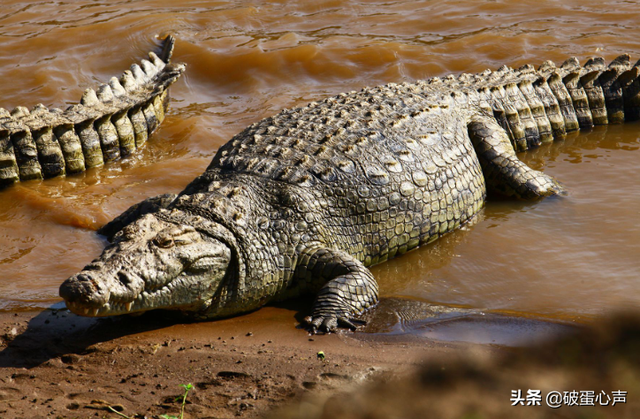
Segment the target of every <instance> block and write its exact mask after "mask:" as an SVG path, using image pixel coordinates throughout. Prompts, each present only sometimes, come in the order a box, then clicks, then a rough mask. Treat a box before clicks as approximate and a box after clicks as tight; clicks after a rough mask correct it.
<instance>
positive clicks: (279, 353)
mask: <svg viewBox="0 0 640 419" xmlns="http://www.w3.org/2000/svg"><path fill="white" fill-rule="evenodd" d="M299 312H300V310H298V309H296V308H295V307H266V308H264V309H262V310H259V312H255V313H250V314H248V315H245V316H241V317H236V318H231V319H226V320H221V321H217V322H204V323H192V324H188V323H176V321H175V319H173V320H171V319H166V318H165V319H163V318H162V316H160V315H158V314H151V315H149V314H147V315H144V316H139V317H128V318H127V317H123V318H116V319H102V320H95V319H87V318H81V317H78V316H75V315H73V314H70V313H69V312H68V311H67V310H44V311H42V312H20V313H13V314H12V313H0V369H1V370H0V371H1V373H0V416H2V417H11V418H30V419H34V418H96V417H100V418H103V417H105V418H116V417H122V416H119V415H118V414H116V413H113V412H110V411H109V410H105V409H107V407H106V406H112V407H113V408H114V409H116V410H119V411H121V413H122V414H125V415H127V416H129V417H148V418H152V417H153V418H155V417H158V416H159V415H161V414H173V415H177V414H178V413H179V410H180V403H179V402H176V401H175V397H176V396H179V395H180V394H181V391H182V388H181V387H180V385H181V384H188V383H192V384H193V385H194V389H193V390H192V391H191V392H190V393H189V395H188V397H187V400H188V403H187V405H186V409H185V418H201V419H202V418H227V417H229V418H230V417H247V418H249V417H261V416H263V415H265V414H267V413H268V412H271V410H272V409H273V408H274V407H282V406H286V405H289V404H291V403H292V402H297V401H299V400H300V399H301V398H303V397H304V395H305V394H306V395H310V394H312V395H318V394H320V393H322V392H323V391H325V390H328V391H330V392H335V391H336V390H337V389H345V388H353V387H354V385H356V384H359V383H361V382H363V381H367V380H368V379H369V378H373V377H376V376H380V375H384V374H386V375H388V374H392V375H393V374H403V373H406V372H408V371H410V370H413V369H415V367H416V365H418V364H419V363H420V362H422V361H423V359H424V358H425V357H429V358H432V357H437V356H439V355H441V354H447V353H448V354H453V355H455V356H461V355H462V354H465V353H467V352H468V351H473V352H475V353H480V354H488V353H492V352H496V351H499V349H496V347H492V346H486V345H485V346H483V345H475V344H468V343H455V342H436V341H431V340H429V339H424V338H418V337H415V336H414V337H413V338H408V337H407V336H393V335H390V336H386V337H379V336H378V337H376V338H375V339H371V338H370V337H371V336H374V335H366V334H362V333H355V334H354V333H339V334H332V335H324V336H309V335H308V334H307V333H306V332H305V331H304V330H301V329H298V328H296V325H297V324H299V321H300V318H299V316H300V315H299ZM319 352H323V353H324V359H321V358H319V357H318V353H319ZM136 414H137V415H139V416H135V415H136Z"/></svg>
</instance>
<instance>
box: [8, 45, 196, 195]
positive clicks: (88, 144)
mask: <svg viewBox="0 0 640 419" xmlns="http://www.w3.org/2000/svg"><path fill="white" fill-rule="evenodd" d="M174 44H175V39H174V37H173V36H167V37H166V38H165V39H164V40H163V41H162V43H161V45H160V48H159V51H158V54H156V53H154V52H150V53H149V59H148V60H142V61H141V62H140V64H133V65H132V66H131V67H130V69H129V70H126V71H125V72H124V74H123V75H122V76H121V77H120V78H119V79H117V78H115V77H113V78H112V79H111V80H110V81H109V82H108V83H105V84H102V85H101V86H99V87H98V88H97V89H95V90H94V89H87V90H86V91H85V92H84V94H83V95H82V99H81V101H80V103H79V104H77V105H73V106H71V107H69V108H67V109H66V110H60V109H48V108H47V107H45V106H43V105H41V104H39V105H36V106H35V107H34V108H33V109H31V110H29V109H27V108H25V107H21V106H19V107H17V108H15V109H14V110H13V111H11V112H9V111H7V110H5V109H2V108H0V186H3V185H7V184H11V183H14V182H18V181H24V180H30V179H43V178H50V177H55V176H62V175H65V174H67V173H76V172H82V171H84V170H86V169H88V168H91V167H97V166H101V165H103V164H104V163H107V162H110V161H113V160H116V159H118V158H120V157H124V156H126V155H129V154H131V153H132V152H133V151H135V150H136V149H137V148H139V147H141V146H142V145H143V144H144V143H145V142H146V141H147V138H148V137H149V135H151V134H152V133H153V132H154V131H155V130H156V129H157V128H158V126H159V125H160V123H162V121H163V120H164V117H165V112H166V110H167V106H168V103H169V95H168V89H169V86H171V84H173V83H174V82H175V81H176V80H177V79H178V78H179V77H180V75H181V74H182V73H183V72H184V70H185V65H184V64H173V63H171V55H172V54H173V48H174Z"/></svg>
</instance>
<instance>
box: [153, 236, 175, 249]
mask: <svg viewBox="0 0 640 419" xmlns="http://www.w3.org/2000/svg"><path fill="white" fill-rule="evenodd" d="M153 243H154V244H155V245H156V246H158V247H162V248H163V249H168V248H170V247H173V245H174V244H175V243H174V242H173V238H172V237H169V236H164V235H162V236H157V237H156V238H155V239H153Z"/></svg>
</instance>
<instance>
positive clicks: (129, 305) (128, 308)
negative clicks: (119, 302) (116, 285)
mask: <svg viewBox="0 0 640 419" xmlns="http://www.w3.org/2000/svg"><path fill="white" fill-rule="evenodd" d="M124 307H125V308H126V309H127V311H131V308H132V307H133V301H129V302H128V303H126V304H125V305H124Z"/></svg>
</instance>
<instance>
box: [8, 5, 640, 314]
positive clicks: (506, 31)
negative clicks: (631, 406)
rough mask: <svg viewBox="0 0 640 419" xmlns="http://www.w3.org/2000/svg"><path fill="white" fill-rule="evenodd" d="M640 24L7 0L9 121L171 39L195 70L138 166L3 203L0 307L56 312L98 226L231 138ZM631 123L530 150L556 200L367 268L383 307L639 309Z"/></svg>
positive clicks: (542, 56) (518, 13) (500, 11)
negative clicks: (288, 117)
mask: <svg viewBox="0 0 640 419" xmlns="http://www.w3.org/2000/svg"><path fill="white" fill-rule="evenodd" d="M177 4H179V6H177ZM639 20H640V5H638V4H636V3H635V2H623V1H597V2H596V1H577V0H574V1H563V2H557V1H550V0H536V1H529V0H524V1H518V2H510V1H491V2H475V1H470V0H466V1H397V2H393V1H389V2H365V1H363V2H357V1H314V2H308V1H271V2H261V1H256V2H243V1H218V2H214V1H182V2H179V3H178V2H174V1H167V0H155V1H145V0H142V1H108V2H107V1H73V2H64V1H41V2H31V1H29V2H25V1H13V0H4V1H3V6H2V8H1V10H0V105H2V106H4V107H6V108H11V107H13V106H17V105H23V106H29V107H31V106H33V105H35V104H36V103H39V102H42V103H44V104H45V105H47V106H66V105H68V104H72V103H75V102H77V101H78V100H79V98H80V96H81V94H82V91H83V90H84V89H85V88H86V87H89V86H96V85H97V84H98V83H99V82H102V81H106V80H108V79H109V78H110V77H111V76H114V75H117V74H119V73H120V72H121V71H122V70H124V69H126V68H127V67H128V66H129V65H130V64H131V63H132V62H134V61H138V60H139V59H140V58H142V57H143V56H144V55H145V54H146V52H147V51H148V50H149V49H150V48H151V47H152V45H153V44H154V42H156V36H157V35H162V34H166V33H172V34H174V35H176V37H177V38H178V43H177V48H176V53H175V58H174V59H175V60H176V61H183V62H186V63H187V65H188V71H187V74H186V76H184V79H183V80H181V81H180V82H178V83H177V84H176V85H175V86H174V87H173V88H172V96H173V102H172V108H171V111H170V114H169V116H168V118H167V120H166V121H165V123H164V124H163V127H162V129H161V130H160V131H159V133H157V134H156V135H155V137H154V138H153V140H152V141H150V142H149V143H148V144H147V145H146V147H145V148H144V149H143V150H141V151H139V152H138V153H137V154H136V155H135V156H133V157H131V158H129V159H127V160H124V161H121V162H117V163H114V164H110V165H109V166H107V167H104V168H97V169H94V170H91V171H89V172H88V173H86V174H82V175H78V176H73V177H69V178H66V179H52V180H47V181H44V182H27V183H23V184H20V185H17V186H15V187H12V188H10V189H8V190H5V191H2V192H1V193H0V309H5V310H8V309H11V310H24V309H28V308H34V307H35V308H42V307H47V306H49V305H51V304H52V303H55V302H56V301H59V298H58V297H57V288H58V285H59V284H60V282H61V281H62V280H64V279H65V278H66V277H68V276H69V275H71V274H73V273H74V272H76V271H77V270H78V269H80V268H82V267H83V266H84V265H85V264H87V263H88V262H89V261H90V260H91V259H93V258H94V257H96V256H97V255H98V254H99V253H100V250H101V248H102V247H103V246H104V242H103V240H102V239H101V238H100V237H98V236H97V235H96V234H95V232H94V230H95V229H96V228H97V227H98V226H100V225H102V224H103V223H105V222H106V221H108V220H109V219H111V218H112V217H114V216H116V215H117V214H119V213H120V212H121V211H123V210H124V209H126V208H127V207H128V206H129V205H131V204H133V203H136V202H138V201H140V200H142V199H144V198H145V197H148V196H151V195H157V194H160V193H165V192H177V191H179V190H181V189H182V188H183V187H184V186H185V185H186V184H187V183H188V182H189V181H190V180H191V179H192V178H193V177H195V176H196V175H198V174H199V173H201V172H202V171H203V170H204V168H205V167H206V165H207V164H208V161H209V160H210V159H211V157H212V156H213V154H214V153H215V151H216V149H217V148H218V147H220V146H221V145H222V144H224V143H225V142H226V141H227V140H228V139H229V138H231V136H233V135H234V134H235V133H237V132H239V131H240V130H241V129H242V128H244V127H245V126H247V125H249V124H250V123H252V122H254V121H256V120H258V119H261V118H263V117H266V116H269V115H272V114H274V113H276V112H277V111H278V110H279V109H281V108H283V107H291V106H296V105H303V104H305V103H306V102H309V101H311V100H317V99H320V98H323V97H327V96H329V95H333V94H337V93H340V92H342V91H349V90H354V89H359V88H361V87H363V86H365V85H376V84H383V83H387V82H402V81H412V80H416V79H420V78H428V77H431V76H441V75H445V74H447V73H451V72H461V71H466V72H478V71H482V70H484V69H485V68H497V67H499V66H500V65H502V64H509V65H511V66H519V65H522V64H524V63H534V64H538V63H541V62H542V61H544V60H546V59H552V60H555V61H556V62H561V61H562V60H564V59H565V58H567V57H568V56H569V55H576V56H578V57H579V58H580V59H581V60H584V59H585V58H586V57H588V56H591V55H594V54H599V55H603V56H604V57H605V58H607V59H608V60H610V59H613V58H614V57H615V56H617V55H618V54H619V53H622V52H628V53H630V54H631V55H632V57H635V58H638V57H640V44H639V43H638V38H639V35H640V30H639V29H638V28H637V22H638V21H639ZM635 58H634V59H635ZM639 128H640V126H639V125H638V124H629V125H626V126H615V127H606V128H597V129H594V130H592V131H590V132H588V133H580V134H579V135H571V136H569V137H568V138H567V139H566V140H565V141H562V142H558V143H554V144H552V145H549V146H545V147H543V148H540V149H538V150H535V151H531V152H527V153H525V154H523V155H522V156H521V157H522V159H524V160H525V161H526V162H527V163H529V164H530V165H531V166H533V167H535V168H538V169H541V170H543V171H545V172H547V173H549V174H552V175H553V176H556V177H557V178H558V179H560V180H561V182H562V183H563V184H564V185H565V187H566V188H567V190H568V191H569V193H568V195H566V196H562V197H557V198H552V199H547V200H544V201H540V202H533V203H524V202H514V201H494V202H490V203H488V205H487V207H486V209H485V210H484V212H483V214H482V216H481V217H480V220H479V222H478V223H477V224H476V225H473V226H469V227H468V228H466V229H465V230H463V231H459V232H456V233H454V234H451V235H449V236H447V237H445V238H443V239H442V240H440V241H439V242H436V243H435V244H433V245H431V246H428V247H426V248H422V249H419V250H417V251H415V252H412V253H410V254H408V255H406V256H404V257H402V258H399V259H397V260H394V261H391V262H389V263H386V264H383V265H380V266H378V267H375V268H374V274H375V275H376V277H377V278H378V280H379V283H380V286H381V292H382V295H383V296H398V297H408V298H410V299H414V300H420V301H427V302H434V303H440V304H445V305H454V306H455V305H460V306H463V307H469V308H473V309H483V310H494V311H498V312H506V313H514V314H518V315H523V316H528V315H537V316H545V317H548V318H552V319H563V320H575V319H589V318H591V317H593V316H596V315H599V314H601V313H603V312H607V311H610V310H612V309H617V308H620V307H625V306H629V307H634V306H638V305H639V303H640V287H639V286H638V285H639V283H640V278H639V276H640V275H639V271H640V258H639V257H640V227H639V223H638V219H639V217H640V209H639V208H640V187H639V186H638V181H639V180H640V174H638V170H637V167H638V162H640V150H639V148H640V140H639V136H638V134H637V132H638V130H639Z"/></svg>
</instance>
